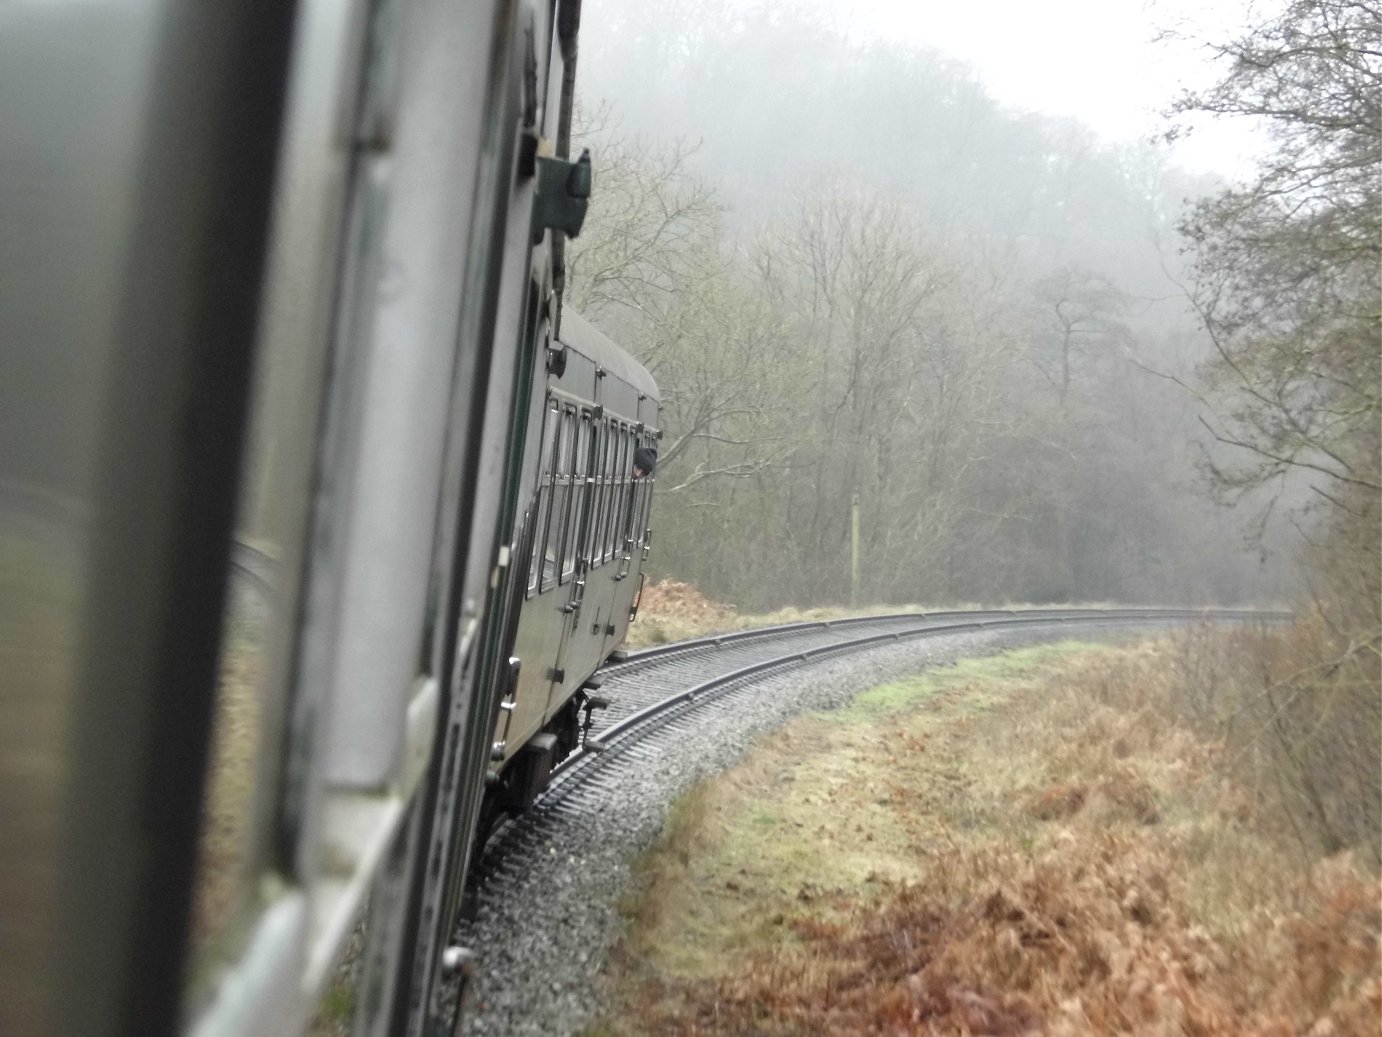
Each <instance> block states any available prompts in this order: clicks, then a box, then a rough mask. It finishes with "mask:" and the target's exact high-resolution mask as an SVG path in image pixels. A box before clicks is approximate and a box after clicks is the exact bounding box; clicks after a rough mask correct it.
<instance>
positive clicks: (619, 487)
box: [608, 426, 630, 557]
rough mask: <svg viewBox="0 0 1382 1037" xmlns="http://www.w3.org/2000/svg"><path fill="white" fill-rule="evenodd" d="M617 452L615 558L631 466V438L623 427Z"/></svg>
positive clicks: (611, 547)
mask: <svg viewBox="0 0 1382 1037" xmlns="http://www.w3.org/2000/svg"><path fill="white" fill-rule="evenodd" d="M615 437H616V451H615V458H614V479H613V485H612V486H611V494H610V501H611V505H612V506H611V507H610V513H609V530H608V537H609V553H610V557H614V556H615V555H617V554H618V553H619V547H620V545H619V531H620V527H621V525H622V524H623V516H624V487H625V486H626V485H627V479H628V472H627V471H626V469H627V468H628V465H629V463H630V462H629V436H628V430H627V429H625V428H623V427H622V426H621V427H620V428H619V429H618V430H617V432H616V434H615Z"/></svg>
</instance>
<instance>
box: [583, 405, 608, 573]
mask: <svg viewBox="0 0 1382 1037" xmlns="http://www.w3.org/2000/svg"><path fill="white" fill-rule="evenodd" d="M591 433H592V435H593V436H594V439H595V449H594V452H593V455H592V457H593V460H592V461H591V464H590V474H591V477H592V478H593V479H594V480H595V482H594V485H593V486H592V487H591V491H590V492H591V495H592V496H591V499H590V535H589V536H587V537H586V551H585V559H586V561H587V562H588V563H589V564H590V565H591V566H592V567H594V566H597V565H599V564H600V563H601V562H602V561H604V537H603V535H602V531H603V530H604V528H605V527H604V521H605V486H606V485H607V484H608V482H609V475H608V472H609V458H608V457H607V456H606V452H607V451H608V450H609V425H608V424H607V423H606V422H604V421H600V422H597V423H596V424H595V426H594V427H593V429H592V430H591Z"/></svg>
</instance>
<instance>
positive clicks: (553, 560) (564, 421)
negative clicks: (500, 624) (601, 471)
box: [542, 407, 576, 590]
mask: <svg viewBox="0 0 1382 1037" xmlns="http://www.w3.org/2000/svg"><path fill="white" fill-rule="evenodd" d="M575 424H576V422H575V415H574V414H573V413H572V411H571V408H569V407H565V408H563V409H562V412H561V438H560V441H559V442H558V443H557V451H556V457H557V466H556V476H555V478H554V480H553V483H552V515H551V518H550V519H549V520H548V523H547V544H546V547H545V548H544V554H543V558H542V589H543V590H546V589H547V588H548V587H552V586H554V585H555V584H556V582H557V562H558V559H560V558H561V543H562V534H563V533H565V532H566V527H567V524H568V523H569V522H570V518H569V515H570V511H571V461H572V458H573V456H574V455H575V452H576V451H575V446H576V444H575V438H576V437H575Z"/></svg>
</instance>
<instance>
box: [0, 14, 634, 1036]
mask: <svg viewBox="0 0 1382 1037" xmlns="http://www.w3.org/2000/svg"><path fill="white" fill-rule="evenodd" d="M579 21H580V2H579V0H473V2H468V3H464V4H459V3H441V2H436V0H289V2H285V3H282V4H278V5H272V10H271V11H267V12H266V11H264V10H260V9H258V8H251V7H249V6H244V5H236V4H226V3H223V2H220V0H130V2H129V3H123V4H117V5H100V4H96V5H92V4H89V3H85V2H83V0H53V2H50V3H42V4H23V3H21V4H9V5H5V4H0V130H3V136H4V140H5V146H4V148H0V224H3V226H4V227H5V234H4V235H3V236H0V341H3V343H4V349H3V350H2V351H0V362H2V363H3V377H0V415H2V416H3V420H0V424H3V427H4V429H5V446H4V449H3V450H0V585H3V586H4V588H5V592H4V594H3V595H0V683H3V685H4V687H5V689H6V694H5V696H4V697H3V698H0V706H3V708H4V713H3V715H0V719H2V720H3V724H0V739H3V741H0V765H3V770H0V779H2V780H0V790H3V795H0V917H3V920H4V924H3V925H0V958H3V960H4V963H5V966H4V969H3V971H0V1032H5V1033H16V1034H17V1033H24V1034H30V1035H34V1037H46V1035H62V1037H67V1035H72V1037H77V1035H80V1037H107V1035H109V1037H115V1035H130V1037H134V1035H138V1037H159V1035H172V1034H186V1033H195V1034H206V1035H211V1034H216V1035H226V1037H250V1035H253V1037H270V1035H280V1034H281V1035H291V1034H297V1033H300V1032H302V1030H303V1029H304V1027H305V1026H306V1024H307V1020H308V1018H309V1016H310V1014H311V1012H312V1010H313V1007H314V1005H315V1004H316V1003H317V1001H318V999H319V998H320V996H321V993H322V991H323V990H324V989H325V987H326V985H327V983H328V982H329V980H330V978H331V975H332V970H333V966H334V963H335V962H336V961H337V960H338V958H339V955H340V952H341V950H342V949H343V947H344V946H345V945H346V943H347V941H348V938H349V936H350V933H351V932H352V930H353V928H354V926H355V924H356V922H357V921H358V920H359V918H360V917H361V914H362V912H363V911H364V909H365V905H366V904H368V905H369V909H370V924H369V926H368V940H367V944H366V947H365V950H364V952H363V957H362V970H363V978H362V980H361V988H360V989H361V990H362V991H363V992H364V993H363V994H362V996H361V997H360V998H359V1000H358V1002H357V1008H356V1012H355V1020H354V1032H355V1033H356V1034H358V1035H366V1034H369V1035H384V1034H408V1035H421V1034H424V1033H426V1034H432V1033H439V1032H446V1033H450V1032H453V1030H454V1029H455V1006H454V1003H452V1002H450V1001H448V999H447V998H446V996H444V990H443V988H444V986H445V984H444V983H442V982H441V980H442V979H443V978H444V976H445V974H446V973H447V972H448V970H450V969H451V968H452V967H453V966H454V965H455V963H456V960H457V958H456V954H454V953H453V952H454V951H455V950H456V949H455V948H450V947H449V946H448V941H449V937H450V934H451V932H452V931H453V922H454V920H455V918H456V914H457V911H458V907H459V901H460V897H461V882H462V876H463V874H464V871H465V866H466V862H467V861H468V860H469V858H470V856H471V855H472V852H473V849H474V843H475V832H476V826H477V823H478V821H479V818H480V815H481V812H482V810H483V809H485V804H484V796H485V790H486V788H489V789H491V790H498V791H497V792H491V797H490V803H491V804H495V803H497V804H498V805H499V807H502V808H504V809H516V808H520V807H521V806H522V805H523V803H524V802H525V801H527V800H528V799H529V798H530V797H531V794H532V792H533V790H534V789H535V788H536V786H537V785H539V784H540V781H538V780H537V778H538V777H540V772H541V771H542V770H543V769H544V768H549V767H550V765H551V764H552V763H553V762H555V760H556V758H557V755H558V752H559V751H569V747H570V745H571V744H573V739H574V734H573V731H572V729H571V726H570V724H569V723H566V722H565V719H564V718H566V717H568V716H569V715H570V713H571V712H572V709H573V706H572V703H577V704H580V703H584V702H588V699H587V698H584V697H583V696H584V695H585V693H586V690H588V689H586V687H585V686H586V683H587V682H586V678H587V676H588V674H589V672H590V670H591V669H593V668H594V666H595V665H597V664H598V662H599V660H600V659H602V658H603V657H604V655H605V654H606V653H607V652H608V651H610V650H611V648H612V647H613V646H614V645H615V644H617V643H618V641H619V639H620V638H621V637H622V636H623V632H624V629H625V628H626V626H627V622H628V616H629V614H630V612H631V610H632V607H633V600H634V596H635V594H636V592H637V584H638V582H639V581H638V573H639V566H640V563H641V560H642V550H643V549H644V548H645V546H646V543H647V532H646V528H647V522H646V514H647V507H648V493H649V485H648V484H646V483H645V484H642V485H637V486H635V485H634V484H633V482H632V480H631V479H630V477H629V472H630V464H629V458H630V455H631V450H632V447H633V444H635V443H644V444H648V443H651V441H652V438H653V437H654V436H655V434H656V427H657V396H656V390H655V388H654V387H653V385H652V381H651V379H649V378H648V377H647V374H646V372H643V371H642V370H641V369H640V368H638V367H637V365H636V364H634V363H633V362H632V361H630V360H629V359H628V358H627V357H624V356H623V355H622V354H620V353H619V352H618V351H617V349H616V348H615V347H613V345H612V344H610V343H608V341H607V340H604V339H603V338H602V337H601V336H599V335H598V334H597V333H596V332H594V331H593V330H592V329H590V328H589V327H588V326H586V325H584V324H583V322H581V321H580V319H579V318H578V317H576V316H574V315H572V314H563V312H562V285H563V279H564V269H563V248H564V244H565V239H566V236H567V235H569V234H574V233H576V232H578V231H579V228H580V224H581V219H582V217H583V214H584V209H585V199H586V198H587V197H588V195H589V193H590V189H591V173H590V166H589V163H588V162H587V161H584V160H582V159H579V158H573V156H571V155H570V120H571V106H572V97H573V90H574V74H575V55H576V37H577V33H578V29H579ZM554 403H555V409H553V408H552V405H553V404H554ZM549 413H550V414H553V415H554V417H553V420H552V422H551V423H550V425H549V427H548V429H549V430H547V431H544V428H543V420H544V418H545V417H546V416H547V415H548V414H549ZM544 443H546V444H547V449H546V450H543V449H542V448H543V444H544ZM539 454H542V457H541V458H539ZM549 553H550V555H551V558H552V561H553V566H554V569H553V576H552V579H551V580H550V581H547V580H546V579H545V578H544V576H543V570H542V568H541V566H542V565H544V564H545V563H546V560H547V557H548V554H549ZM246 559H250V561H248V562H247V561H246ZM535 560H536V571H537V573H538V580H537V583H536V585H534V586H533V587H532V588H531V593H530V588H529V581H528V577H529V573H530V572H533V571H534V568H535ZM237 563H238V564H241V565H250V566H251V567H252V568H253V571H254V572H253V575H254V582H255V584H256V586H259V587H261V589H262V588H266V589H267V590H266V591H265V592H264V593H260V592H259V591H255V592H254V595H251V597H254V596H256V595H257V598H256V600H257V601H258V603H259V607H257V608H256V609H255V610H252V611H251V612H250V613H247V614H246V615H237V614H235V613H232V614H230V615H229V616H227V613H226V603H227V601H228V600H229V599H230V597H231V595H230V593H229V589H233V587H234V585H235V582H236V579H235V567H236V565H237ZM218 689H219V693H218ZM507 707H511V708H507ZM534 744H535V745H536V750H534V749H528V748H524V747H525V746H528V745H534ZM549 745H550V746H551V750H552V751H551V752H550V753H545V750H544V747H546V746H549ZM558 747H560V749H559V748H558ZM535 754H536V758H535ZM530 764H532V765H531V766H530ZM520 779H521V780H520ZM208 790H209V791H208ZM506 791H507V792H510V793H514V792H516V793H517V794H510V795H506V796H502V797H501V796H499V793H500V792H506ZM223 798H224V799H225V800H226V802H227V803H228V804H229V809H228V810H227V811H226V812H225V816H224V817H223V816H221V814H220V813H218V812H217V809H216V808H217V806H218V804H219V803H220V802H221V800H222V799H223ZM204 801H205V802H209V803H210V804H211V809H210V810H208V811H207V812H205V813H204V812H203V802H204ZM208 905H210V906H208Z"/></svg>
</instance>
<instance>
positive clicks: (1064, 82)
mask: <svg viewBox="0 0 1382 1037" xmlns="http://www.w3.org/2000/svg"><path fill="white" fill-rule="evenodd" d="M815 2H816V3H817V4H818V5H819V7H820V8H821V9H822V10H825V11H829V12H830V13H831V15H832V16H833V17H834V18H836V19H839V20H841V21H843V22H844V24H845V25H846V26H847V27H848V28H849V30H850V31H851V32H852V33H853V34H855V35H858V36H860V37H870V36H875V37H879V38H886V39H894V40H900V41H906V42H910V43H916V44H921V45H924V46H930V47H934V48H936V49H938V50H942V51H946V52H948V53H950V54H952V55H954V56H955V57H958V58H962V59H963V60H965V61H968V62H969V63H971V64H972V65H974V67H975V68H976V69H977V70H978V71H979V73H980V75H981V77H982V78H983V80H984V81H985V83H986V84H987V86H988V89H989V92H990V93H991V94H992V95H993V96H994V97H995V98H997V99H998V100H999V101H1001V102H1002V103H1004V104H1007V105H1010V106H1012V107H1014V108H1022V109H1030V110H1034V111H1041V112H1046V113H1049V114H1052V115H1071V116H1074V117H1076V118H1078V119H1079V120H1081V121H1082V122H1084V123H1086V124H1087V125H1088V126H1090V127H1091V128H1092V129H1094V130H1095V131H1097V132H1098V133H1099V134H1100V135H1102V136H1104V137H1107V138H1109V139H1111V140H1128V139H1139V138H1147V137H1151V136H1154V135H1157V134H1158V133H1159V132H1164V130H1165V129H1166V122H1165V120H1164V119H1163V118H1162V116H1161V115H1160V113H1161V112H1162V111H1164V110H1165V109H1166V108H1167V107H1168V106H1169V105H1170V103H1171V101H1172V100H1174V98H1175V97H1176V96H1177V95H1178V94H1179V93H1180V91H1181V90H1182V89H1184V88H1186V87H1197V86H1206V85H1208V84H1209V83H1211V82H1213V81H1214V80H1215V79H1216V78H1217V77H1218V74H1217V72H1216V71H1215V69H1214V68H1213V66H1212V65H1211V64H1210V63H1209V61H1208V56H1207V54H1206V52H1205V51H1204V49H1203V48H1202V47H1201V46H1199V45H1197V44H1195V43H1192V42H1190V41H1189V40H1184V39H1182V40H1176V41H1172V42H1160V43H1157V42H1154V40H1155V38H1156V36H1157V34H1158V32H1159V31H1161V30H1165V29H1169V28H1175V29H1178V30H1179V31H1180V32H1182V33H1187V34H1192V35H1196V36H1199V37H1201V38H1204V37H1206V36H1208V37H1210V38H1222V36H1223V35H1224V34H1226V33H1227V34H1233V35H1236V34H1237V32H1238V31H1239V30H1240V29H1241V28H1242V26H1243V24H1244V23H1245V21H1246V18H1247V15H1246V13H1245V12H1246V9H1247V0H1193V2H1192V0H1155V2H1152V0H1044V2H1041V3H1035V2H1032V0H957V2H952V3H946V4H938V3H918V2H916V0H815ZM1257 141H1258V138H1257V137H1256V136H1255V135H1254V133H1253V132H1252V130H1251V129H1250V128H1249V127H1247V126H1244V125H1242V124H1240V123H1227V122H1224V121H1222V120H1220V121H1215V122H1212V123H1211V122H1208V121H1205V122H1202V123H1199V124H1198V125H1197V126H1196V128H1195V132H1194V134H1192V135H1191V137H1190V138H1189V139H1187V140H1184V141H1180V142H1178V143H1177V144H1176V147H1175V151H1174V155H1175V158H1176V160H1177V161H1178V162H1179V163H1180V164H1182V165H1185V166H1187V167H1189V168H1192V169H1195V170H1197V171H1204V172H1208V171H1214V172H1218V173H1221V174H1225V175H1235V174H1240V173H1242V172H1244V171H1245V169H1246V168H1247V163H1248V161H1249V159H1250V156H1251V154H1252V152H1253V149H1254V147H1255V145H1256V144H1257Z"/></svg>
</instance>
